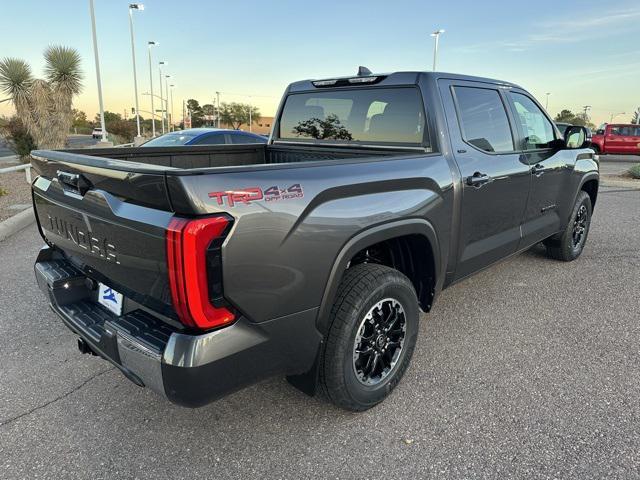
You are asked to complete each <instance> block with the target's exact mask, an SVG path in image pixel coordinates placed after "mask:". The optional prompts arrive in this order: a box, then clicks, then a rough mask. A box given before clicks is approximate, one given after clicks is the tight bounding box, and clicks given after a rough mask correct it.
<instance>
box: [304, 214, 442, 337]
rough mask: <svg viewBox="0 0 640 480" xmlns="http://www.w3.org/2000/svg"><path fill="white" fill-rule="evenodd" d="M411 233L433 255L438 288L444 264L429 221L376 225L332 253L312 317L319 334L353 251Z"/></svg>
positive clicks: (419, 220) (406, 220) (324, 330)
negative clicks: (428, 248) (327, 275)
mask: <svg viewBox="0 0 640 480" xmlns="http://www.w3.org/2000/svg"><path fill="white" fill-rule="evenodd" d="M412 234H418V235H422V236H424V237H426V239H427V240H428V241H429V244H430V245H431V253H432V254H433V259H434V265H435V270H436V271H435V272H434V274H435V291H436V292H437V291H439V289H440V288H441V286H442V280H443V278H444V277H443V276H442V275H441V272H443V271H444V267H443V265H442V261H443V259H442V257H441V256H440V244H439V242H438V236H437V234H436V231H435V229H434V228H433V225H432V224H431V223H430V222H429V221H427V220H424V219H420V218H409V219H404V220H399V221H393V222H389V223H384V224H381V225H377V226H374V227H371V228H368V229H366V230H364V231H362V232H360V233H358V234H357V235H355V236H353V237H351V238H350V239H349V240H348V241H347V242H346V243H345V244H344V245H343V246H342V248H341V249H340V251H339V252H338V254H337V255H336V258H335V260H334V262H333V266H332V267H331V271H330V273H329V278H328V279H327V283H326V285H325V289H324V292H323V294H322V300H321V302H320V308H319V309H318V316H317V319H316V326H317V328H318V331H320V332H321V333H322V334H326V332H327V330H328V327H329V325H328V320H329V312H330V311H331V307H332V306H333V302H334V300H335V297H336V293H337V291H338V286H339V284H340V281H341V280H342V273H343V272H344V271H345V270H346V268H347V265H348V263H349V260H350V259H351V258H353V256H354V255H355V254H356V253H357V252H359V251H360V250H362V249H363V248H365V247H367V246H369V245H373V244H376V243H379V242H382V241H384V240H389V239H391V238H395V237H401V236H404V235H412Z"/></svg>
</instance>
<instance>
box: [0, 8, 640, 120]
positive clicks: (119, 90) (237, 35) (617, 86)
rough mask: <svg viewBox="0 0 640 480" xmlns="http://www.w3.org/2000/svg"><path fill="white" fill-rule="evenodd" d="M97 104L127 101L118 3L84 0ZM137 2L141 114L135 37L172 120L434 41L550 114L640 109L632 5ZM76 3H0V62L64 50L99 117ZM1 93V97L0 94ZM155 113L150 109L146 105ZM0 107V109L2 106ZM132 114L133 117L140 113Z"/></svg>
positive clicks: (605, 115)
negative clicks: (165, 80) (189, 107)
mask: <svg viewBox="0 0 640 480" xmlns="http://www.w3.org/2000/svg"><path fill="white" fill-rule="evenodd" d="M94 1H95V9H96V22H97V34H98V46H99V52H100V68H101V71H102V82H103V92H104V102H105V109H106V110H110V111H115V112H120V113H123V112H124V110H125V109H126V110H128V111H129V112H130V111H131V107H132V106H133V105H134V93H133V92H134V89H133V70H132V60H131V44H130V34H129V22H128V5H129V2H127V1H122V0H94ZM608 3H609V2H603V1H602V0H565V1H563V2H559V1H557V0H537V1H536V2H523V1H515V2H514V1H513V0H510V1H490V0H484V1H483V0H473V1H472V0H456V1H448V2H442V1H432V0H420V1H414V0H394V1H389V0H382V1H378V0H341V1H338V0H324V1H321V2H302V1H292V0H270V1H264V0H262V1H253V0H239V1H233V2H229V1H224V2H223V1H219V0H211V1H204V0H198V1H196V0H182V1H176V0H174V1H169V0H148V1H146V2H144V6H145V9H144V11H140V12H134V25H135V46H136V55H137V72H138V91H139V93H140V96H139V98H140V109H141V110H150V109H151V107H150V101H149V98H150V97H149V96H145V95H142V93H143V92H149V63H148V55H147V41H149V40H153V41H156V42H159V43H160V46H159V47H157V48H156V49H153V50H152V56H153V57H152V65H153V80H154V90H155V93H156V94H157V93H158V75H159V72H158V65H157V62H158V61H160V60H163V61H166V62H168V66H167V67H166V73H168V74H170V75H171V76H172V77H171V79H170V82H171V83H173V84H175V87H174V109H175V113H174V114H175V117H176V118H178V117H179V115H180V111H181V104H182V100H183V99H188V98H195V99H197V100H198V101H199V102H200V103H201V104H203V103H210V102H211V101H212V99H213V98H214V96H215V92H216V91H219V92H221V94H220V99H221V101H223V102H224V101H226V102H232V101H239V102H245V103H252V104H254V105H256V106H258V107H259V108H260V110H261V113H262V114H263V115H265V116H270V115H273V114H274V113H275V111H276V108H277V105H278V102H279V100H280V96H281V94H282V92H283V91H284V89H285V87H286V85H287V84H288V83H290V82H293V81H296V80H301V79H306V78H331V77H334V76H343V75H349V74H352V73H355V72H356V70H357V67H358V65H364V66H367V67H368V68H369V69H371V70H372V71H373V72H392V71H398V70H430V69H431V68H432V60H433V38H431V37H430V36H429V33H430V32H432V31H434V30H436V29H444V30H445V33H443V34H442V35H441V37H440V47H439V51H438V70H440V71H446V72H455V73H464V74H469V75H480V76H486V77H491V78H498V79H502V80H506V81H511V82H514V83H517V84H519V85H521V86H522V87H524V88H525V89H527V90H528V91H530V92H531V93H532V94H533V95H535V96H536V97H537V98H538V100H539V101H540V102H541V103H542V104H543V105H544V104H545V102H546V98H547V95H546V93H547V92H549V93H550V95H549V96H548V101H549V108H548V110H549V111H550V113H551V114H552V115H555V114H556V113H557V112H559V111H560V110H561V109H564V108H568V109H570V110H573V111H574V112H576V111H581V110H582V108H583V106H584V105H591V106H592V109H591V111H590V114H591V117H592V121H593V122H594V123H596V124H599V123H601V122H604V121H609V120H610V116H611V114H617V113H621V112H626V114H625V115H618V116H617V117H615V119H616V121H619V122H622V121H625V122H626V121H628V120H629V118H630V117H631V113H632V112H633V111H634V110H635V109H637V108H639V107H640V1H639V0H617V1H616V2H611V5H608ZM88 5H89V3H88V0H56V1H55V2H53V1H50V0H47V1H45V0H20V1H12V2H9V1H8V0H2V2H1V11H2V18H3V21H2V41H0V58H4V57H17V58H22V59H24V60H26V61H27V62H29V63H30V64H31V66H32V69H33V73H34V74H35V75H36V76H40V75H42V67H43V63H44V62H43V59H42V52H43V51H44V49H45V48H46V47H47V46H48V45H52V44H60V45H66V46H71V47H74V48H76V49H77V50H78V51H79V53H80V55H81V57H82V69H83V72H84V89H83V92H82V93H81V94H80V95H79V96H78V97H77V98H76V99H75V102H74V104H75V106H76V108H79V109H81V110H83V111H85V112H87V115H88V117H89V118H93V117H94V115H95V114H96V112H97V111H98V96H97V87H96V74H95V66H94V57H93V50H92V42H91V23H90V16H89V6H88ZM2 98H4V96H3V95H2V94H1V93H0V99H2ZM156 108H157V105H156ZM9 113H11V109H10V107H9V106H8V103H6V102H5V103H0V114H9ZM141 114H142V115H143V116H145V114H144V112H142V113H141Z"/></svg>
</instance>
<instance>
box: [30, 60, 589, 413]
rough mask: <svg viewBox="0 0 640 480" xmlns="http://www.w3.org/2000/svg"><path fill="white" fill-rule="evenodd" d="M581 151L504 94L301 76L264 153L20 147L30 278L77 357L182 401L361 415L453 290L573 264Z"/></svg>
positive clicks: (428, 82)
mask: <svg viewBox="0 0 640 480" xmlns="http://www.w3.org/2000/svg"><path fill="white" fill-rule="evenodd" d="M586 145H588V139H587V138H586V131H585V129H584V128H582V127H570V128H569V129H567V131H566V133H565V137H563V136H562V135H561V134H560V132H559V131H558V130H557V128H556V127H555V125H554V124H553V122H552V121H551V119H550V118H549V116H548V115H547V113H545V111H544V110H543V109H542V108H541V107H540V105H539V103H538V102H537V101H536V100H535V99H534V98H533V97H532V96H531V95H530V94H528V93H527V92H526V91H525V90H523V89H522V88H520V87H518V86H517V85H513V84H511V83H507V82H502V81H496V80H490V79H486V78H476V77H469V76H462V75H452V74H445V73H431V72H429V73H425V72H398V73H391V74H379V75H377V74H370V73H369V72H367V73H363V74H360V75H357V76H353V77H343V78H331V79H324V80H305V81H300V82H296V83H293V84H291V85H290V86H289V87H288V89H287V90H286V92H285V95H284V97H283V100H282V102H281V104H280V106H279V109H278V112H277V116H276V123H275V125H274V127H273V132H272V135H271V137H270V139H269V142H268V144H266V145H256V144H253V145H226V146H193V147H158V148H153V147H149V148H112V149H94V150H64V151H44V150H39V151H34V152H32V158H33V166H34V168H35V170H36V172H37V175H38V176H37V178H36V179H35V181H34V182H33V202H34V206H35V211H36V216H37V221H38V226H39V229H40V234H41V235H42V238H43V239H44V241H45V242H46V246H45V247H43V249H42V250H41V251H40V253H39V255H38V257H37V261H36V264H35V273H36V277H37V280H38V283H39V285H40V288H41V289H42V290H43V291H44V292H45V293H46V295H47V298H48V300H49V302H50V303H51V307H52V309H53V310H54V311H55V312H56V313H57V314H58V315H59V316H60V317H61V319H62V321H63V322H64V323H65V325H66V326H67V327H68V328H70V329H71V330H72V331H73V332H75V333H76V334H77V335H78V346H79V348H80V350H81V351H82V352H83V353H91V354H96V355H100V356H101V357H103V358H105V359H106V360H108V361H110V362H111V363H113V364H114V365H115V366H117V367H118V368H119V369H120V370H121V371H122V373H123V374H124V375H125V376H126V377H127V378H129V379H130V380H132V381H133V382H135V383H136V384H137V385H140V386H146V387H149V388H151V389H153V390H155V391H156V392H158V393H160V394H161V395H163V396H165V397H167V398H168V399H169V400H171V401H172V402H175V403H177V404H181V405H185V406H192V407H195V406H200V405H204V404H206V403H208V402H210V401H212V400H215V399H216V398H219V397H221V396H222V395H225V394H227V393H229V392H231V391H234V390H237V389H239V388H241V387H243V386H246V385H248V384H251V383H253V382H256V381H258V380H260V379H263V378H265V377H267V376H271V375H276V374H280V375H286V376H287V378H288V379H289V381H290V383H292V384H293V385H295V386H296V387H298V388H299V389H301V390H302V391H304V392H306V393H308V394H314V393H316V392H323V393H324V395H326V397H327V398H328V399H329V400H330V401H332V402H334V403H335V404H337V405H339V406H341V407H343V408H347V409H351V410H364V409H367V408H370V407H372V406H374V405H376V404H377V403H379V402H380V401H382V400H383V399H384V398H385V397H386V396H387V395H388V394H389V393H390V392H391V391H392V390H393V388H394V387H395V386H396V385H397V383H398V382H399V381H400V379H401V377H402V375H403V374H404V372H405V371H406V369H407V366H408V365H409V362H410V359H411V356H412V354H413V351H414V347H415V344H416V337H417V332H418V321H419V319H420V311H423V312H428V311H429V309H430V308H431V306H432V305H433V302H434V301H435V299H436V297H437V296H438V294H439V292H440V291H441V290H442V289H443V288H446V287H447V286H449V285H452V284H453V283H455V282H458V281H460V280H462V279H464V278H465V277H467V276H469V275H471V274H473V273H475V272H478V271H479V270H482V269H484V268H485V267H488V266H489V265H491V264H493V263H495V262H497V261H499V260H501V259H504V258H506V257H509V256H511V255H515V254H517V253H518V252H521V251H523V250H526V249H528V248H529V247H531V246H532V245H534V244H536V243H539V242H543V243H544V245H545V246H546V248H547V251H548V253H549V255H550V256H551V257H553V258H556V259H558V260H563V261H571V260H574V259H575V258H577V257H578V256H579V255H580V253H581V252H582V249H583V248H584V245H585V242H586V239H587V234H588V232H589V224H590V221H591V214H592V211H593V208H594V205H595V203H596V197H597V194H598V181H599V177H598V162H597V157H596V156H595V155H594V152H593V151H592V150H590V149H589V148H586ZM492 301H494V300H491V299H487V301H486V302H485V307H486V306H487V305H489V306H490V305H491V302H492ZM495 301H499V299H495ZM479 308H484V307H482V306H479Z"/></svg>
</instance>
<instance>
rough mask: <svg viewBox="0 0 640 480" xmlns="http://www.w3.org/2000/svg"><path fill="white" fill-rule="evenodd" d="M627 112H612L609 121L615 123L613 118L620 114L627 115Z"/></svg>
mask: <svg viewBox="0 0 640 480" xmlns="http://www.w3.org/2000/svg"><path fill="white" fill-rule="evenodd" d="M626 114H627V112H620V113H612V114H611V118H610V119H609V123H613V119H614V118H616V117H617V116H618V115H626Z"/></svg>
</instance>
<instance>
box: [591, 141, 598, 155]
mask: <svg viewBox="0 0 640 480" xmlns="http://www.w3.org/2000/svg"><path fill="white" fill-rule="evenodd" d="M591 148H592V149H593V151H594V152H596V153H600V147H599V146H598V145H596V144H595V143H592V144H591Z"/></svg>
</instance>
